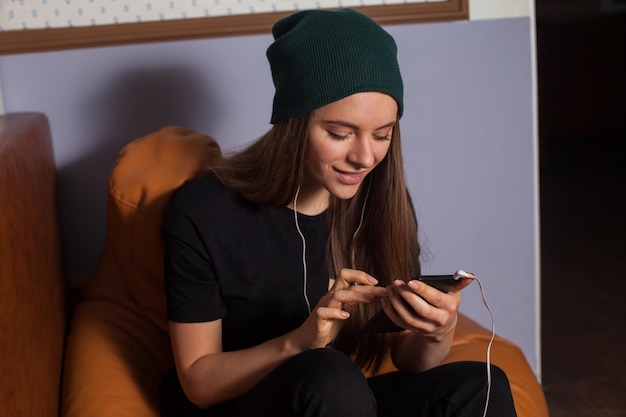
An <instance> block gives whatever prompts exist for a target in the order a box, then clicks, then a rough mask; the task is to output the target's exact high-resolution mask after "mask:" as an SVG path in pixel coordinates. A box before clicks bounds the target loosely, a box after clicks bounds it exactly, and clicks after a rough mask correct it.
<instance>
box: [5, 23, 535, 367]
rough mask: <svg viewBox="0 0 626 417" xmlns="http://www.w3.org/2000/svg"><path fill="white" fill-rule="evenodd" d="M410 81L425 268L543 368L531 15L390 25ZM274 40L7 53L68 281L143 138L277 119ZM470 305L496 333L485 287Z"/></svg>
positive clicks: (413, 183) (255, 130)
mask: <svg viewBox="0 0 626 417" xmlns="http://www.w3.org/2000/svg"><path fill="white" fill-rule="evenodd" d="M388 29H389V31H390V32H391V33H392V34H393V35H394V36H395V37H396V39H397V42H398V45H399V50H400V65H401V68H402V71H403V74H404V79H405V84H406V92H405V94H406V102H405V108H406V110H405V115H404V117H403V119H402V133H403V140H404V146H405V155H406V168H407V175H408V177H409V185H410V188H411V191H412V194H413V198H414V200H415V203H416V206H417V210H418V214H419V220H420V222H421V231H420V234H421V239H422V244H423V247H424V249H425V251H424V252H425V257H424V259H423V265H424V269H425V271H426V272H429V273H451V272H453V271H454V270H456V269H457V268H462V269H466V270H470V271H473V272H475V273H476V274H477V275H478V276H479V277H481V278H482V280H483V282H484V285H485V290H486V293H487V300H488V301H489V303H490V305H491V307H492V308H493V310H494V312H495V315H496V319H497V330H498V333H499V334H500V335H502V336H504V337H507V338H509V339H511V340H513V341H514V342H515V343H517V344H518V345H520V347H521V348H522V349H523V351H524V353H525V354H526V356H527V358H528V360H529V361H530V363H531V365H532V366H533V367H534V368H535V371H536V372H537V374H539V371H540V363H539V362H540V361H539V353H540V352H539V348H538V346H539V328H538V311H539V304H538V303H539V297H538V280H539V276H538V262H539V259H538V235H537V234H538V230H537V216H538V213H537V193H536V175H537V172H536V155H535V134H534V131H535V128H534V126H535V114H534V106H533V91H534V82H533V71H534V69H533V65H534V58H533V54H534V49H533V45H532V44H531V42H532V41H531V39H532V26H531V19H529V18H526V17H524V18H515V19H500V20H491V21H473V22H457V23H437V24H420V25H402V26H392V27H388ZM270 41H271V39H270V36H269V35H262V36H250V37H237V38H220V39H208V40H196V41H184V42H171V43H159V44H146V45H131V46H123V47H107V48H97V49H87V50H72V51H61V52H50V53H39V54H25V55H13V56H2V57H0V84H1V85H2V88H3V100H4V107H5V111H6V112H13V111H41V112H44V113H46V114H47V115H48V116H49V118H50V121H51V126H52V134H53V137H54V146H55V155H56V161H57V166H58V172H59V194H60V202H61V206H60V214H61V218H62V221H63V231H64V239H65V244H66V249H67V254H68V265H69V268H70V271H71V272H72V273H73V274H86V273H89V272H90V271H92V270H93V268H94V266H95V263H96V261H97V258H98V255H99V251H100V250H101V247H102V243H103V240H104V235H105V224H104V221H105V195H106V179H107V176H108V173H109V171H110V169H111V166H112V164H113V161H114V158H115V156H116V154H117V151H118V150H119V149H120V148H121V147H122V146H123V145H124V144H126V143H127V142H129V141H130V140H132V139H133V138H135V137H138V136H140V135H143V134H145V133H147V132H150V131H152V130H155V129H158V128H159V127H161V126H164V125H167V124H180V125H184V126H187V127H191V128H194V129H197V130H200V131H203V132H206V133H208V134H210V135H213V136H214V137H216V138H217V139H218V140H219V142H220V143H221V145H222V147H223V148H224V149H232V148H235V147H237V146H241V145H242V144H245V143H247V142H249V141H251V140H253V139H254V138H256V137H257V136H258V135H259V134H261V133H262V132H264V131H265V130H266V129H267V128H268V124H267V121H268V119H269V114H270V103H271V98H272V84H271V78H270V74H269V70H268V67H267V64H266V61H265V56H264V52H265V48H266V47H267V45H268V44H269V43H270ZM462 310H463V311H464V312H465V313H467V314H469V315H470V316H471V317H473V318H475V319H476V320H478V321H479V322H481V323H482V324H484V325H486V326H490V319H489V315H488V313H487V311H486V309H485V307H484V306H483V304H482V301H481V297H480V293H479V291H478V286H477V285H476V284H473V285H471V286H470V287H468V288H467V289H466V290H464V297H463V307H462Z"/></svg>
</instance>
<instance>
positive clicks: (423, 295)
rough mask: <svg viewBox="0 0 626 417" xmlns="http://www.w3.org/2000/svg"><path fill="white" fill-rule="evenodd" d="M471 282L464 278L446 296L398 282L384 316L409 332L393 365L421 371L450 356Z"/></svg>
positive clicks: (420, 284) (416, 284)
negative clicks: (460, 312) (463, 293)
mask: <svg viewBox="0 0 626 417" xmlns="http://www.w3.org/2000/svg"><path fill="white" fill-rule="evenodd" d="M471 282H472V280H471V279H468V278H461V279H460V280H459V283H458V284H457V286H456V287H454V288H453V289H452V290H451V291H450V292H448V293H444V292H442V291H439V290H438V289H436V288H433V287H431V286H430V285H428V284H425V283H423V282H420V281H417V280H411V281H409V282H408V283H405V282H404V281H401V280H396V281H395V282H394V283H393V284H392V285H390V286H388V287H387V289H388V294H389V295H388V297H386V298H382V299H381V303H382V306H383V309H384V310H385V314H387V316H388V317H389V318H390V319H391V320H392V321H393V322H394V323H395V324H396V325H398V326H400V327H402V328H404V329H406V330H408V332H404V333H403V334H402V335H401V336H400V338H399V344H398V345H397V349H396V354H394V357H395V358H394V362H396V366H398V367H399V368H404V369H405V370H413V371H421V370H424V369H429V368H431V367H433V366H435V365H437V364H438V363H439V362H440V361H441V360H443V358H444V357H445V355H446V354H447V353H448V350H449V348H450V345H451V343H452V338H453V336H454V330H455V328H456V323H457V315H458V310H459V306H460V305H461V295H460V292H461V290H462V289H463V288H465V287H467V286H468V285H469V284H471ZM417 352H419V353H420V354H418V355H416V353H417Z"/></svg>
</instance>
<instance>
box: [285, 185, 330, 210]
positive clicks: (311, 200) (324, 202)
mask: <svg viewBox="0 0 626 417" xmlns="http://www.w3.org/2000/svg"><path fill="white" fill-rule="evenodd" d="M329 197H330V193H329V192H328V191H327V190H326V189H325V188H322V187H319V186H318V187H316V188H315V189H311V188H310V187H307V186H306V185H302V187H300V188H299V190H298V193H297V194H296V196H295V198H294V200H295V204H294V201H292V202H291V203H289V205H288V206H287V207H289V208H290V209H292V210H296V211H297V212H298V213H301V214H305V215H307V216H315V215H318V214H320V213H322V212H324V211H325V210H326V209H327V208H328V205H329Z"/></svg>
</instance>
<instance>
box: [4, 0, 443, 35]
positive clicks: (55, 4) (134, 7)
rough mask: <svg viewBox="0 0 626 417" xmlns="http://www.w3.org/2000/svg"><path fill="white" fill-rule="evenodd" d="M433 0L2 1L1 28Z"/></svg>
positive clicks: (433, 0) (123, 21)
mask: <svg viewBox="0 0 626 417" xmlns="http://www.w3.org/2000/svg"><path fill="white" fill-rule="evenodd" d="M437 1H443V0H0V30H18V29H43V28H58V27H72V26H93V25H106V24H114V23H131V22H147V21H157V20H167V19H184V18H194V17H208V16H224V15H235V14H249V13H265V12H272V11H292V10H299V9H311V8H333V7H355V6H373V5H384V4H401V3H407V2H411V3H427V2H437Z"/></svg>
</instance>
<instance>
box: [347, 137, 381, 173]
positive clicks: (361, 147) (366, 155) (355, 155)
mask: <svg viewBox="0 0 626 417" xmlns="http://www.w3.org/2000/svg"><path fill="white" fill-rule="evenodd" d="M355 139H356V140H354V141H353V143H352V147H351V148H350V152H349V153H348V161H350V162H351V163H353V164H355V165H357V166H358V167H359V168H371V167H372V166H373V165H374V163H375V157H374V149H373V147H372V143H371V141H370V139H369V138H367V137H363V136H358V137H356V138H355Z"/></svg>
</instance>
